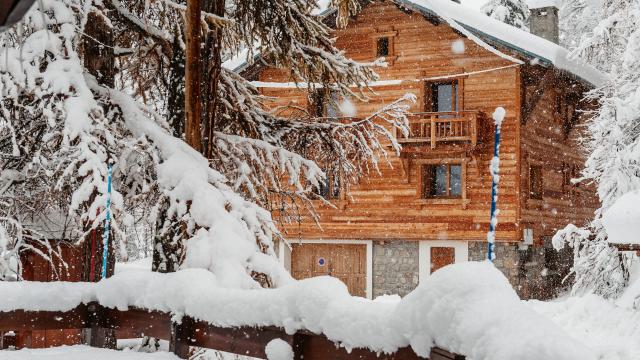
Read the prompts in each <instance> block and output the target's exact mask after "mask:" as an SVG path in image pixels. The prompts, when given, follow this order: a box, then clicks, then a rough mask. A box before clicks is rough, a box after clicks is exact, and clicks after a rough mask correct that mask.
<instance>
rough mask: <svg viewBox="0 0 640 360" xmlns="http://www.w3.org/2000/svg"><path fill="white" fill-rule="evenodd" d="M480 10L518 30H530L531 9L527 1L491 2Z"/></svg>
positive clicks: (499, 0) (493, 0)
mask: <svg viewBox="0 0 640 360" xmlns="http://www.w3.org/2000/svg"><path fill="white" fill-rule="evenodd" d="M480 10H481V11H482V12H483V13H484V14H486V15H487V16H489V17H492V18H494V19H496V20H499V21H502V22H504V23H507V24H509V25H513V26H515V27H517V28H520V29H525V30H526V29H528V28H529V23H528V19H529V7H528V6H527V2H526V1H525V0H490V1H489V2H487V3H486V4H485V5H483V6H482V8H481V9H480Z"/></svg>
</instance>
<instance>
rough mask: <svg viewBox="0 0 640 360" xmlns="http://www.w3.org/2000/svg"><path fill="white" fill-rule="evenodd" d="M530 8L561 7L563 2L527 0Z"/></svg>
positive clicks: (558, 0)
mask: <svg viewBox="0 0 640 360" xmlns="http://www.w3.org/2000/svg"><path fill="white" fill-rule="evenodd" d="M527 6H529V9H540V8H544V7H556V8H558V9H560V7H561V6H562V2H561V1H560V0H527Z"/></svg>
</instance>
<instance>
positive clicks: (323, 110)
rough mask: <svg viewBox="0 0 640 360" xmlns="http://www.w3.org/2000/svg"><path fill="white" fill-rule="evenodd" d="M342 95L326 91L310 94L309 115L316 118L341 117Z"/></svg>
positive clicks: (315, 91)
mask: <svg viewBox="0 0 640 360" xmlns="http://www.w3.org/2000/svg"><path fill="white" fill-rule="evenodd" d="M339 101H340V94H339V93H338V92H337V91H329V92H328V93H327V92H326V91H325V90H324V89H318V90H314V91H313V92H312V93H311V94H309V113H310V114H311V116H314V117H332V118H335V117H340V116H342V114H341V112H340V107H339Z"/></svg>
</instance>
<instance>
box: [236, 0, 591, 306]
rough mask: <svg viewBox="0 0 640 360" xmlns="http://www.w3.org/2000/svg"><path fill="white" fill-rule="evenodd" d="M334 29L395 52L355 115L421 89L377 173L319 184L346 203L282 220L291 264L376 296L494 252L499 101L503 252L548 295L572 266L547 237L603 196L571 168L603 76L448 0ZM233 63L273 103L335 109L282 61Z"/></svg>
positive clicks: (421, 1) (518, 284)
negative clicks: (396, 148) (489, 240)
mask: <svg viewBox="0 0 640 360" xmlns="http://www.w3.org/2000/svg"><path fill="white" fill-rule="evenodd" d="M327 16H328V17H329V18H330V16H331V14H330V13H329V14H327ZM557 16H558V12H557V9H556V8H555V7H548V8H543V9H533V10H532V16H531V19H532V20H531V21H532V22H536V21H538V22H542V23H551V24H554V23H555V26H556V28H555V29H548V27H543V30H546V31H547V34H544V33H542V34H541V35H542V36H545V37H547V38H548V39H550V40H552V41H553V40H555V41H557ZM549 17H551V18H549ZM532 28H533V26H532ZM538 28H539V26H538ZM549 34H551V35H549ZM335 37H336V39H337V40H336V41H337V42H336V45H337V47H338V48H340V49H343V50H344V51H345V52H346V54H347V56H349V57H351V58H353V59H354V60H357V61H362V62H369V61H372V60H374V59H376V58H379V57H384V58H385V59H386V61H387V63H388V67H386V68H379V69H377V72H378V74H379V75H380V77H381V81H379V82H377V83H374V84H372V87H373V89H374V90H375V92H376V94H375V95H372V98H371V100H370V101H368V102H366V103H364V102H357V101H355V100H351V101H353V103H354V106H355V108H356V109H357V115H356V117H366V116H368V115H370V114H371V113H373V112H375V111H376V110H377V109H379V108H381V107H382V106H383V105H384V104H388V103H390V102H392V101H394V100H396V99H398V98H400V97H401V96H403V94H405V93H413V94H415V95H416V97H417V99H418V101H417V103H415V105H414V106H413V107H412V109H411V112H412V115H411V116H410V128H411V134H410V135H409V136H408V137H402V136H399V137H398V141H399V142H400V143H402V145H403V150H402V152H401V154H400V156H396V155H395V153H394V152H391V151H390V152H389V156H390V162H389V164H386V163H385V162H384V161H382V162H381V164H380V171H381V175H378V174H376V173H375V172H374V173H372V174H370V175H369V176H367V177H366V178H365V179H364V180H362V181H361V182H360V183H359V184H357V185H355V186H354V185H352V186H350V187H349V189H348V191H347V189H345V186H344V185H343V184H340V182H339V180H334V179H329V180H328V183H327V189H328V191H326V192H325V194H324V195H325V196H327V197H328V198H330V199H331V200H332V202H333V203H334V204H335V205H336V206H337V208H332V207H328V206H323V205H320V204H318V213H319V215H320V223H321V228H320V227H318V226H317V225H316V224H315V223H314V222H313V220H312V219H310V218H304V219H303V220H302V222H301V223H300V224H294V225H291V226H287V227H286V228H284V229H282V230H284V231H285V232H286V234H287V236H288V238H289V239H290V240H291V241H292V242H293V243H294V245H293V248H292V250H289V249H288V247H286V246H280V250H279V251H280V256H281V258H282V260H283V261H284V262H285V265H286V266H287V267H289V268H290V269H291V272H292V274H293V276H294V277H296V278H306V277H310V276H317V275H325V274H331V275H333V276H336V277H339V278H341V279H342V280H343V281H344V282H345V283H346V284H347V285H348V287H349V289H350V291H351V292H352V294H354V295H360V296H365V297H369V298H371V297H376V296H379V295H382V294H400V295H404V294H406V293H408V292H409V291H411V290H412V289H413V288H415V286H417V284H418V283H419V282H420V281H422V280H423V279H426V278H428V277H429V275H430V274H431V273H432V272H433V271H435V270H437V269H439V268H441V267H443V266H445V265H447V264H451V263H456V262H461V261H467V260H481V259H484V258H486V246H487V245H486V236H487V231H488V229H489V215H490V214H489V210H490V203H491V201H490V200H491V199H490V198H491V176H490V174H489V164H490V160H491V158H492V156H493V145H494V143H493V139H494V137H493V135H494V126H493V121H492V120H491V118H490V116H491V114H492V113H493V111H494V110H495V109H496V108H497V107H499V106H501V107H504V108H505V109H506V118H505V121H504V123H503V126H502V145H501V155H500V160H501V164H500V173H501V180H500V186H499V200H498V208H499V210H500V213H499V224H498V226H497V241H498V242H499V243H498V244H497V260H496V265H497V266H498V267H499V268H500V269H501V270H503V272H504V273H505V275H507V277H508V278H509V279H510V281H511V282H512V284H513V285H514V287H515V288H516V289H517V290H518V292H519V293H520V295H521V296H523V297H527V298H528V297H538V298H543V297H548V296H550V295H552V293H553V289H554V288H556V287H557V286H559V279H560V277H561V276H563V275H564V274H563V272H564V271H566V270H567V269H566V268H564V269H563V268H562V267H561V266H559V263H560V262H559V261H558V256H559V254H557V253H556V252H555V250H552V249H551V248H550V238H551V236H552V235H553V234H554V233H555V232H556V231H557V230H558V229H561V228H563V227H564V226H566V225H567V224H569V223H574V224H578V225H581V224H584V223H586V222H587V221H589V219H590V218H592V216H593V212H594V210H595V209H596V208H597V206H598V202H597V198H596V196H595V191H594V190H593V189H592V188H587V187H585V185H583V184H573V183H572V182H571V179H573V178H575V177H577V175H578V174H579V171H580V170H581V167H582V165H583V163H584V159H585V154H584V152H583V151H582V150H581V146H580V142H579V139H580V137H581V131H582V130H583V127H581V126H579V125H580V124H581V123H583V122H584V120H585V116H584V115H583V114H584V112H583V111H582V110H588V109H589V108H590V107H592V104H586V103H583V102H581V99H582V98H583V95H584V93H585V92H586V91H588V90H590V89H592V88H593V86H594V85H597V84H598V83H600V82H601V81H603V77H602V76H601V75H600V74H599V73H598V72H597V71H595V70H593V69H592V68H590V67H587V66H584V65H580V64H578V63H575V62H572V61H570V60H567V56H566V55H567V51H566V50H564V49H563V48H561V47H560V46H558V45H557V44H555V43H553V42H552V41H549V40H547V39H543V38H541V37H539V36H536V35H534V34H530V33H528V32H525V31H522V30H519V29H516V28H514V27H511V26H509V25H506V24H503V23H500V22H497V21H495V20H493V19H490V18H488V17H486V16H484V15H482V14H480V13H479V12H475V11H473V10H470V9H467V8H465V7H463V6H461V5H458V4H456V3H455V2H453V1H450V0H428V1H426V0H415V1H405V0H396V1H391V0H387V1H373V2H371V3H369V4H368V5H366V6H365V7H364V9H363V10H362V12H361V13H360V14H358V15H357V16H356V17H354V18H352V19H351V20H350V22H349V24H348V26H346V28H344V29H339V30H335ZM236 70H237V71H239V72H242V73H243V74H244V75H245V76H246V77H248V78H249V79H251V80H253V81H254V84H255V85H256V86H258V87H259V88H260V91H261V92H262V93H263V94H264V95H267V96H271V97H275V98H277V101H276V103H275V104H274V106H286V105H291V104H294V105H296V106H299V107H308V108H310V109H313V110H312V111H316V112H317V115H318V116H319V117H324V116H340V114H336V113H337V112H339V111H340V110H339V109H336V108H335V107H332V106H331V105H330V102H329V101H328V100H327V99H318V97H317V96H314V94H309V93H308V92H307V91H306V90H305V89H304V88H299V87H296V86H291V85H290V84H291V82H295V79H293V78H292V77H291V75H290V73H289V71H287V69H278V68H269V67H265V66H264V65H261V63H260V62H256V63H255V64H253V65H247V64H245V65H242V66H240V67H238V68H236ZM331 176H332V175H331ZM330 184H331V185H330ZM347 192H348V195H347Z"/></svg>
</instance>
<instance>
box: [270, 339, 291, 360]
mask: <svg viewBox="0 0 640 360" xmlns="http://www.w3.org/2000/svg"><path fill="white" fill-rule="evenodd" d="M264 352H265V354H266V355H267V360H293V349H292V348H291V345H289V343H287V342H286V341H284V340H282V339H273V340H271V341H269V343H268V344H267V346H266V347H265V348H264Z"/></svg>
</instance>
